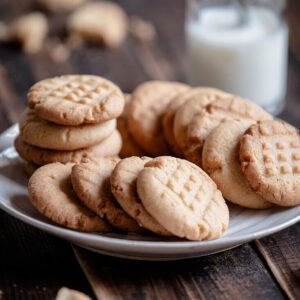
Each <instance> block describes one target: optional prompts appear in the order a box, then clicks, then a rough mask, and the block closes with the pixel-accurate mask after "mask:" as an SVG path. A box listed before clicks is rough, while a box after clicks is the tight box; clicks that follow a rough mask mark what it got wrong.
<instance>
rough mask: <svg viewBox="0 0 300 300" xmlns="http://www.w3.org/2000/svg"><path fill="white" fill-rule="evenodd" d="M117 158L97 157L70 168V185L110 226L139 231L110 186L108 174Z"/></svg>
mask: <svg viewBox="0 0 300 300" xmlns="http://www.w3.org/2000/svg"><path fill="white" fill-rule="evenodd" d="M118 161H119V159H115V158H99V159H98V158H97V159H93V160H90V161H89V162H86V163H82V164H77V165H75V166H74V167H73V169H72V175H71V179H72V185H73V188H74V190H75V192H76V194H77V195H78V197H79V198H80V199H81V201H82V202H83V203H84V204H85V205H86V206H87V207H88V208H89V209H91V210H92V211H94V212H95V213H97V214H98V215H99V216H101V217H102V218H105V219H106V220H107V221H108V222H109V223H110V224H111V225H112V226H114V227H116V228H118V229H120V230H124V231H129V232H141V231H142V230H141V228H140V226H139V225H138V224H137V223H136V222H135V220H134V219H132V218H131V217H130V216H129V215H127V214H126V213H125V211H124V210H123V209H122V208H121V207H120V205H119V204H118V202H117V201H116V199H115V198H114V196H113V194H112V192H111V188H110V175H111V173H112V171H113V169H114V167H115V166H116V164H117V162H118Z"/></svg>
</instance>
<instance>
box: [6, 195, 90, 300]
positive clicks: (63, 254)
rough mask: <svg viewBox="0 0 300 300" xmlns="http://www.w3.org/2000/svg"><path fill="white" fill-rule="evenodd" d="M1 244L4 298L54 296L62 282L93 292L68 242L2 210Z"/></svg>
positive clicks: (46, 297)
mask: <svg viewBox="0 0 300 300" xmlns="http://www.w3.org/2000/svg"><path fill="white" fill-rule="evenodd" d="M22 200H23V199H20V201H22ZM0 244H1V247H0V265H1V267H0V291H2V298H1V297H0V299H41V300H42V299H45V300H46V299H54V298H55V295H56V293H57V291H58V289H59V288H61V287H62V286H66V287H69V288H73V289H77V290H81V291H83V292H85V293H87V294H89V295H93V293H92V291H91V289H90V287H89V284H88V282H87V280H86V279H85V277H84V275H83V273H82V272H81V270H80V268H79V266H78V264H77V262H76V260H75V258H74V255H73V253H72V249H71V248H70V246H69V244H68V243H67V242H65V241H63V240H61V239H58V238H55V237H52V236H50V235H48V234H46V233H44V232H42V231H39V230H37V229H35V228H33V227H31V226H28V225H26V224H25V223H23V222H21V221H18V220H17V219H15V218H13V217H10V216H9V215H8V214H6V213H4V212H3V211H0Z"/></svg>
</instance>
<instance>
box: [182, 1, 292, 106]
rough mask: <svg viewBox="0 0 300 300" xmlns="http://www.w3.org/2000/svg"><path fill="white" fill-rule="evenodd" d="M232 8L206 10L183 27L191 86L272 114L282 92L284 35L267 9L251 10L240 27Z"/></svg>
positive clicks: (280, 22) (284, 30) (284, 28)
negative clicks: (239, 98)
mask: <svg viewBox="0 0 300 300" xmlns="http://www.w3.org/2000/svg"><path fill="white" fill-rule="evenodd" d="M238 20H239V18H238V14H237V11H236V10H235V9H234V7H220V6H217V7H207V8H203V9H201V10H200V11H199V15H198V19H197V20H191V21H188V22H187V24H186V36H187V50H188V56H189V59H188V61H189V68H188V80H189V82H190V83H191V84H192V85H203V86H213V87H217V88H220V89H223V90H225V91H227V92H231V93H233V94H236V95H239V96H242V97H245V98H248V99H250V100H252V101H254V102H256V103H258V104H260V105H261V106H263V107H265V108H266V109H267V110H269V111H271V112H275V111H276V110H279V109H280V108H279V105H280V102H281V101H283V99H284V97H285V92H286V76H287V74H286V73H287V49H288V29H287V26H286V24H285V22H284V21H283V20H280V19H279V17H278V16H277V15H276V14H275V13H273V12H272V11H271V10H269V9H265V8H254V7H253V8H250V9H249V21H247V22H246V23H245V24H244V25H238V24H239V22H238Z"/></svg>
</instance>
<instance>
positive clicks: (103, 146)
mask: <svg viewBox="0 0 300 300" xmlns="http://www.w3.org/2000/svg"><path fill="white" fill-rule="evenodd" d="M121 146H122V139H121V136H120V133H119V132H118V131H117V130H115V131H113V133H112V134H111V135H110V136H109V137H107V138H106V139H105V140H104V141H102V142H101V143H100V144H97V145H95V146H91V147H88V148H83V149H79V150H73V151H59V150H48V149H43V148H39V147H35V146H31V145H29V144H27V143H25V142H24V141H23V140H22V137H21V136H20V135H19V136H18V137H17V138H16V140H15V148H16V150H17V152H18V153H19V155H20V156H21V157H22V158H23V159H24V160H26V161H28V162H33V163H35V164H38V165H45V164H49V163H52V162H61V163H67V162H74V163H80V162H83V161H85V160H86V158H87V157H91V156H94V157H107V156H117V155H118V154H119V151H120V149H121Z"/></svg>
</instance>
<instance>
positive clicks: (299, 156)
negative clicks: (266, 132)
mask: <svg viewBox="0 0 300 300" xmlns="http://www.w3.org/2000/svg"><path fill="white" fill-rule="evenodd" d="M261 145H262V153H263V162H264V168H265V174H266V175H267V176H268V177H272V176H276V175H279V174H281V175H288V174H300V142H299V141H298V140H295V137H293V136H291V137H290V138H288V139H286V140H285V141H279V139H277V140H276V141H274V140H273V141H271V140H265V141H263V142H262V144H261Z"/></svg>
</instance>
